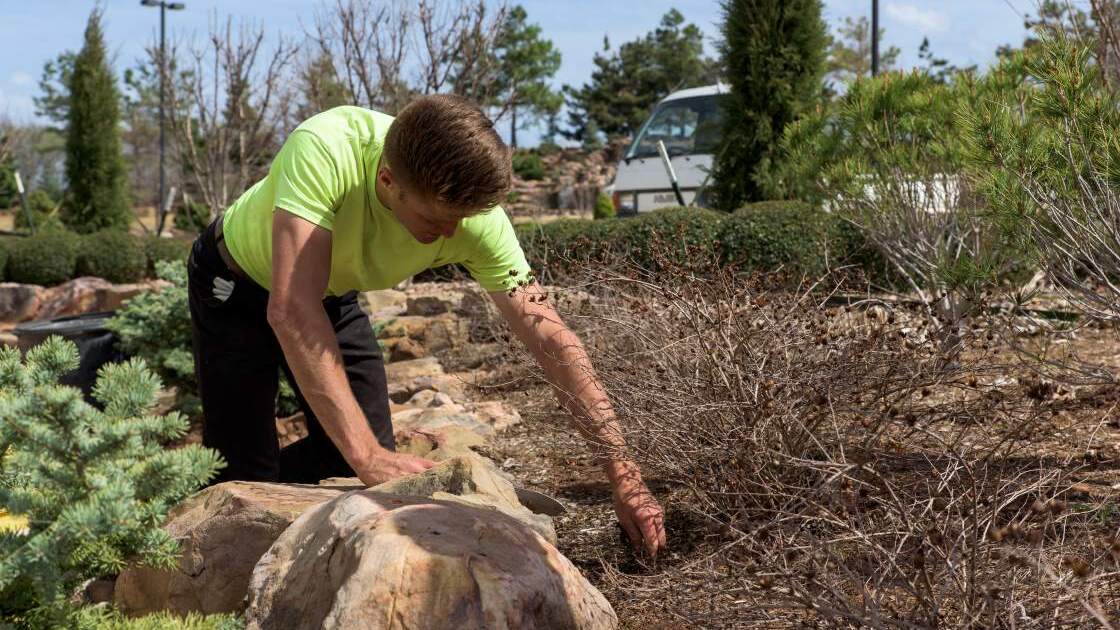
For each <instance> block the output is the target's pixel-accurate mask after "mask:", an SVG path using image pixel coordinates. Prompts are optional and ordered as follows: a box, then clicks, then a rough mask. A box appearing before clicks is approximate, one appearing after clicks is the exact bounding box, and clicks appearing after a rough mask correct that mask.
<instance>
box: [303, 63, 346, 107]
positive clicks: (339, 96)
mask: <svg viewBox="0 0 1120 630" xmlns="http://www.w3.org/2000/svg"><path fill="white" fill-rule="evenodd" d="M299 81H300V86H299V90H300V93H301V96H302V97H303V102H302V103H300V105H299V107H298V108H297V111H296V117H297V118H299V120H300V121H303V120H306V119H307V118H310V117H312V116H314V115H315V114H318V113H319V112H325V111H327V110H328V109H331V108H332V107H338V106H339V105H348V104H350V97H349V94H350V93H349V90H347V89H346V86H345V85H343V84H342V81H341V80H340V79H339V78H338V71H337V70H336V69H335V67H334V60H333V59H332V58H331V56H330V55H329V54H327V53H321V54H320V55H319V56H317V57H315V58H313V59H311V60H310V61H308V62H307V64H306V65H305V66H304V67H303V68H302V70H301V71H300V73H299Z"/></svg>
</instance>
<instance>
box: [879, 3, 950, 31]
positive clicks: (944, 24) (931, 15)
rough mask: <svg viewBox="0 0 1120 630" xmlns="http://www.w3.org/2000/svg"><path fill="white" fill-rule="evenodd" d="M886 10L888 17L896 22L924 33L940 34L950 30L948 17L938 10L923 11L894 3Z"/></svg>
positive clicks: (904, 4)
mask: <svg viewBox="0 0 1120 630" xmlns="http://www.w3.org/2000/svg"><path fill="white" fill-rule="evenodd" d="M886 8H887V15H888V16H889V17H890V18H891V19H893V20H894V21H896V22H898V23H900V24H905V25H906V26H912V27H914V28H916V29H919V30H921V31H923V32H929V33H938V32H942V31H946V30H948V29H949V18H948V16H946V15H945V13H943V12H940V11H937V10H936V9H923V8H921V7H918V6H915V5H912V4H906V3H903V2H892V3H890V4H888V5H887V7H886Z"/></svg>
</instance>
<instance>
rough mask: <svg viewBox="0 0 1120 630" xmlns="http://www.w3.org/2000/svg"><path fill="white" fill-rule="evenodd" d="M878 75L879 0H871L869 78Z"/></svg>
mask: <svg viewBox="0 0 1120 630" xmlns="http://www.w3.org/2000/svg"><path fill="white" fill-rule="evenodd" d="M878 75H879V0H871V76H873V77H874V76H878Z"/></svg>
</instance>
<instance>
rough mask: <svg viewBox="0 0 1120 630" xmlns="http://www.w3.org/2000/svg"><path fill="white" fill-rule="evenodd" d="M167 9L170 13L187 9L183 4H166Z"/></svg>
mask: <svg viewBox="0 0 1120 630" xmlns="http://www.w3.org/2000/svg"><path fill="white" fill-rule="evenodd" d="M167 8H168V9H171V10H172V11H182V10H183V9H185V8H187V5H185V4H183V3H182V2H168V3H167Z"/></svg>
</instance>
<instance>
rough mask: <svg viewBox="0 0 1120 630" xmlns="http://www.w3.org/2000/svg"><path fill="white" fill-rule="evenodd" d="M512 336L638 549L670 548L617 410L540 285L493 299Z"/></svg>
mask: <svg viewBox="0 0 1120 630" xmlns="http://www.w3.org/2000/svg"><path fill="white" fill-rule="evenodd" d="M490 296H491V298H492V299H493V300H494V303H495V304H496V305H497V306H498V310H499V311H500V312H501V313H502V316H503V317H504V318H505V319H506V321H507V322H508V323H509V325H510V328H511V329H512V330H513V332H514V334H515V335H517V337H518V338H519V339H520V340H521V341H522V343H524V344H525V346H526V347H527V348H528V349H529V351H530V352H532V354H533V356H534V357H535V358H536V360H537V363H539V364H540V366H541V368H542V369H543V370H544V372H545V376H546V378H547V379H548V381H549V382H550V383H552V384H553V386H554V388H555V390H556V395H557V398H558V399H559V401H560V403H561V404H562V405H564V407H565V408H566V409H567V410H568V412H569V413H570V414H571V415H572V418H573V420H574V421H575V425H576V427H577V429H578V430H579V431H580V433H582V434H583V435H584V437H585V438H586V439H587V441H588V443H589V444H590V446H591V448H592V450H593V451H594V452H595V453H596V455H597V456H599V457H600V461H601V462H602V464H603V468H604V470H605V472H606V474H607V477H608V479H610V481H611V485H612V488H613V490H614V503H615V512H617V514H618V517H619V522H620V523H621V524H622V527H623V529H625V530H626V533H627V534H628V535H629V536H630V539H631V541H632V542H634V543H635V544H638V543H639V542H641V543H643V544H644V547H645V549H646V551H647V552H648V553H649V554H650V555H656V554H657V552H658V550H660V549H662V548H664V547H665V546H666V540H665V528H664V515H663V512H662V510H661V506H660V505H658V503H657V500H656V499H655V498H654V497H653V495H652V494H651V493H650V492H649V489H648V488H647V487H646V485H645V482H643V481H642V476H641V471H640V470H639V468H638V466H637V464H635V463H634V462H633V461H631V460H629V459H628V458H626V457H625V455H624V453H623V448H624V447H625V444H626V442H625V439H624V437H623V435H622V431H621V430H620V428H619V425H618V421H617V419H616V418H615V414H614V408H613V407H612V406H611V403H610V399H609V398H608V397H607V393H606V391H605V390H604V389H603V386H602V384H601V383H600V382H599V377H598V376H597V375H596V373H595V369H594V367H593V366H592V364H591V359H590V358H588V356H587V351H586V350H585V349H584V347H583V343H582V342H581V341H580V340H579V337H578V336H576V334H575V333H574V332H572V331H571V330H570V329H569V328H568V326H567V325H566V324H565V323H564V321H563V320H562V319H561V318H560V315H559V313H557V312H556V309H554V308H553V307H552V304H551V302H550V301H549V300H548V299H547V296H546V295H545V293H544V291H543V290H542V289H541V288H540V286H539V285H537V284H536V283H532V284H529V285H526V286H524V287H522V288H521V289H518V290H517V291H515V292H514V293H513V295H510V294H508V293H505V292H492V293H491V294H490Z"/></svg>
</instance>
